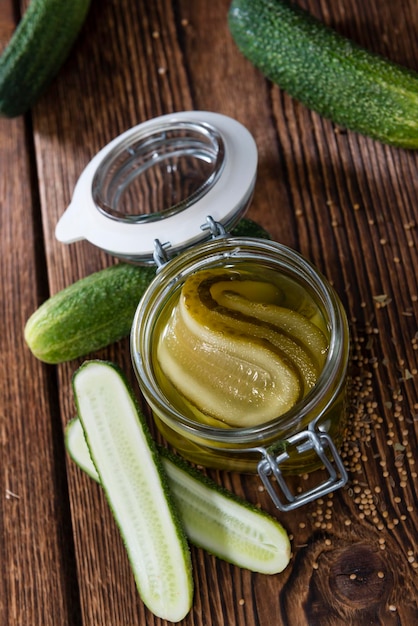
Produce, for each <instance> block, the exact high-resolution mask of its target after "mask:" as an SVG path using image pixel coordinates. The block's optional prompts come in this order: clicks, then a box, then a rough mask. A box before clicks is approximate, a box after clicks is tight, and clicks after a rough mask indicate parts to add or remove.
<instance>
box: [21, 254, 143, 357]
mask: <svg viewBox="0 0 418 626" xmlns="http://www.w3.org/2000/svg"><path fill="white" fill-rule="evenodd" d="M154 276H155V268H151V267H141V268H139V267H135V266H134V265H128V264H125V263H120V264H117V265H113V266H111V267H108V268H106V269H104V270H101V271H99V272H95V273H94V274H90V275H89V276H87V277H86V278H82V279H80V280H78V281H77V282H75V283H73V284H72V285H70V286H69V287H66V288H65V289H63V290H62V291H59V292H58V293H57V294H55V295H54V296H52V297H51V298H49V299H48V300H46V301H45V302H44V303H43V304H42V305H41V306H40V307H39V308H38V309H37V310H36V311H35V312H34V313H33V314H32V315H31V317H30V318H29V319H28V321H27V322H26V326H25V330H24V335H25V340H26V343H27V345H28V346H29V348H30V350H31V351H32V353H33V354H34V356H36V357H37V358H38V359H39V360H41V361H44V362H45V363H62V362H64V361H71V360H72V359H76V358H78V357H80V356H84V355H86V354H88V353H90V352H93V351H95V350H99V349H100V348H103V347H105V346H107V345H109V344H110V343H113V342H116V341H118V340H119V339H122V338H123V337H125V336H127V335H129V332H130V330H131V325H132V320H133V318H134V315H135V311H136V308H137V306H138V303H139V300H140V299H141V297H142V295H143V293H144V291H145V289H146V288H147V287H148V285H149V283H150V282H151V280H152V279H153V278H154Z"/></svg>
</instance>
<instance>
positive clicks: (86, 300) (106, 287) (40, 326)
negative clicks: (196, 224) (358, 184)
mask: <svg viewBox="0 0 418 626" xmlns="http://www.w3.org/2000/svg"><path fill="white" fill-rule="evenodd" d="M231 234H232V235H235V236H240V237H244V236H246V237H259V238H263V239H268V238H269V235H268V233H267V232H266V231H265V230H264V229H263V228H262V227H261V226H259V225H258V224H257V223H255V222H253V221H252V220H248V219H243V220H241V221H240V222H239V223H238V224H237V226H236V227H235V228H234V229H233V230H232V232H231ZM154 276H155V267H138V266H135V265H129V264H127V263H118V264H117V265H112V266H111V267H108V268H106V269H103V270H101V271H99V272H95V273H93V274H90V275H89V276H87V277H85V278H81V279H80V280H78V281H77V282H75V283H73V284H72V285H69V286H68V287H66V288H65V289H63V290H62V291H59V292H58V293H56V294H55V295H53V296H51V297H50V298H49V299H48V300H46V301H45V302H44V303H43V304H41V306H40V307H39V308H38V309H37V310H36V311H35V312H34V313H33V314H32V315H31V316H30V318H29V319H28V321H27V322H26V325H25V330H24V336H25V341H26V343H27V345H28V347H29V348H30V350H31V352H32V353H33V354H34V356H36V357H37V358H38V359H39V360H41V361H44V362H45V363H62V362H64V361H71V360H72V359H76V358H78V357H81V356H85V355H86V354H89V353H91V352H94V351H95V350H99V349H100V348H104V347H105V346H108V345H109V344H111V343H114V342H116V341H118V340H119V339H122V338H123V337H126V336H128V335H129V333H130V330H131V326H132V321H133V318H134V315H135V311H136V308H137V306H138V303H139V301H140V299H141V297H142V295H143V293H144V292H145V290H146V288H147V287H148V285H149V284H150V282H151V281H152V279H153V278H154Z"/></svg>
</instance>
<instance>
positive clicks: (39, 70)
mask: <svg viewBox="0 0 418 626" xmlns="http://www.w3.org/2000/svg"><path fill="white" fill-rule="evenodd" d="M89 6H90V0H31V2H30V4H29V6H28V8H27V10H26V12H25V14H24V15H23V17H22V19H21V20H20V22H19V24H18V26H17V28H16V30H15V32H14V33H13V36H12V38H11V40H10V42H9V44H8V45H7V47H6V49H5V50H4V52H3V54H2V55H1V57H0V115H2V116H5V117H16V116H17V115H21V114H23V113H26V111H28V110H29V109H30V108H31V107H32V105H33V104H34V103H35V102H36V100H37V99H38V97H39V96H40V94H41V93H42V92H43V91H44V89H46V87H47V86H48V84H49V83H50V82H51V80H52V79H53V77H54V76H55V75H56V73H57V72H58V70H59V69H60V67H61V65H62V64H63V62H64V61H65V59H66V58H67V56H68V54H69V52H70V49H71V48H72V46H73V43H74V41H75V39H76V37H77V35H78V33H79V31H80V29H81V27H82V25H83V23H84V21H85V18H86V15H87V12H88V10H89Z"/></svg>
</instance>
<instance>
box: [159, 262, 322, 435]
mask: <svg viewBox="0 0 418 626" xmlns="http://www.w3.org/2000/svg"><path fill="white" fill-rule="evenodd" d="M154 336H155V339H154V344H153V359H154V362H153V366H154V370H155V374H156V378H157V380H158V383H159V385H160V387H161V390H162V391H163V393H164V394H165V395H166V397H167V398H168V399H169V401H170V403H171V404H172V405H173V406H175V407H176V409H177V410H178V411H180V412H181V413H182V414H183V415H184V416H186V417H188V418H190V419H192V420H194V421H198V422H201V423H204V424H207V425H210V426H215V427H220V428H231V427H232V428H247V427H252V426H258V425H261V424H264V423H266V422H270V421H271V420H274V419H276V418H277V417H280V416H282V415H285V414H286V413H287V411H289V410H290V409H291V408H292V407H293V406H294V405H295V404H297V403H298V402H300V401H301V400H302V399H303V398H304V396H305V395H306V394H307V393H308V392H309V391H310V390H311V389H312V388H313V387H314V386H315V384H316V381H317V378H318V377H319V375H320V373H321V371H322V368H323V365H324V363H325V360H326V357H327V350H328V342H329V331H328V328H327V325H326V322H325V320H324V317H323V314H322V311H321V310H320V308H319V306H318V305H317V304H316V303H315V300H314V298H313V296H312V294H311V293H309V292H308V291H307V290H306V289H305V288H303V287H302V286H301V285H299V284H298V283H296V282H295V281H294V280H293V279H291V278H290V277H288V276H286V275H280V274H278V273H277V271H273V270H271V269H270V268H268V267H266V268H262V269H260V268H259V267H258V266H257V267H252V266H251V265H249V264H242V265H239V266H238V268H237V267H234V268H214V269H208V270H200V271H197V272H196V273H195V274H193V275H191V276H190V277H189V278H187V279H186V281H185V283H184V284H183V286H182V288H181V289H179V290H177V292H176V293H175V294H174V295H173V297H172V299H171V300H170V301H169V302H168V303H167V305H166V307H165V310H164V312H163V314H162V315H161V316H160V318H159V321H158V324H157V326H156V328H155V329H154Z"/></svg>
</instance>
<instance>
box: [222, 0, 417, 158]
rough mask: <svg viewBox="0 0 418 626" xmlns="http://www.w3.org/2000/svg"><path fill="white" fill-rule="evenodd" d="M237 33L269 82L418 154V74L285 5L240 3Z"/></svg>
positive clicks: (233, 21) (268, 0)
mask: <svg viewBox="0 0 418 626" xmlns="http://www.w3.org/2000/svg"><path fill="white" fill-rule="evenodd" d="M228 22H229V28H230V31H231V34H232V36H233V38H234V40H235V42H236V44H237V46H238V48H239V49H240V51H241V52H242V53H243V55H244V56H246V57H247V58H248V59H249V60H250V61H251V62H252V63H253V64H254V65H255V66H256V67H257V68H258V69H259V70H260V71H261V72H262V73H263V74H264V75H265V76H266V77H267V78H268V79H269V80H271V81H272V82H274V83H277V84H278V85H279V86H280V87H281V88H282V89H283V90H285V91H287V92H288V93H289V95H291V96H292V97H294V98H295V99H297V100H299V101H300V102H302V103H303V104H304V105H305V106H307V107H308V108H310V109H312V110H314V111H316V112H317V113H319V114H320V115H322V116H323V117H326V118H329V119H330V120H332V121H333V122H334V123H336V124H339V125H341V126H343V127H345V128H347V129H349V130H353V131H355V132H358V133H361V134H364V135H367V136H369V137H372V138H373V139H376V140H378V141H381V142H382V143H387V144H390V145H393V146H397V147H401V148H408V149H416V148H418V74H417V73H416V72H413V71H412V70H409V69H407V68H404V67H402V66H400V65H397V64H395V63H392V62H390V61H389V60H387V59H385V58H383V57H381V56H379V55H377V54H374V53H372V52H369V51H367V50H365V49H364V48H362V47H361V46H359V45H357V44H356V43H354V42H353V41H351V40H349V39H347V38H345V37H343V36H341V35H339V34H338V33H337V32H335V31H334V30H333V29H331V28H329V27H328V26H326V25H325V24H323V23H322V22H320V21H319V20H317V19H316V18H314V17H313V16H312V15H310V14H309V13H307V12H306V11H304V10H303V9H301V8H300V7H298V6H295V5H293V4H292V3H290V2H287V1H286V0H233V2H232V4H231V6H230V9H229V14H228Z"/></svg>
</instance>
